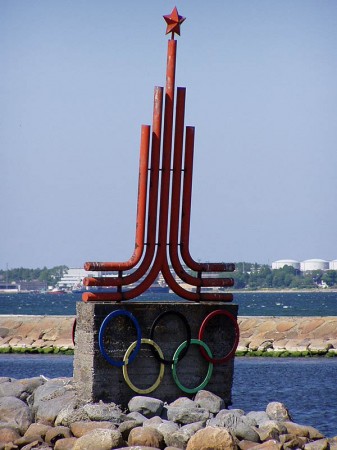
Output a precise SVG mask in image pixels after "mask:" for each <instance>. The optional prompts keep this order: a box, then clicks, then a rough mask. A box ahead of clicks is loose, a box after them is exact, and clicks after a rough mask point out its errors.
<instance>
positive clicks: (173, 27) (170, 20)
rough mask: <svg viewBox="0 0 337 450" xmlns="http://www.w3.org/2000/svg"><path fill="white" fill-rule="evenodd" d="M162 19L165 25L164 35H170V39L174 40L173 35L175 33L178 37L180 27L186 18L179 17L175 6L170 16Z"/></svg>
mask: <svg viewBox="0 0 337 450" xmlns="http://www.w3.org/2000/svg"><path fill="white" fill-rule="evenodd" d="M163 17H164V19H165V22H166V23H167V27H166V34H169V33H172V39H173V38H174V33H177V34H178V35H179V36H180V25H181V24H182V23H183V22H184V20H185V19H186V17H183V16H179V14H178V10H177V7H176V6H175V7H174V8H173V10H172V12H171V14H170V15H167V16H163Z"/></svg>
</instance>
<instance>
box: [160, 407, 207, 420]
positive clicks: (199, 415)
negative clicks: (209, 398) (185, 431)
mask: <svg viewBox="0 0 337 450" xmlns="http://www.w3.org/2000/svg"><path fill="white" fill-rule="evenodd" d="M167 417H168V420H171V421H172V422H178V423H181V424H183V425H186V424H188V423H194V422H205V423H206V420H207V419H209V417H210V413H209V411H208V410H207V409H204V408H186V407H179V406H169V407H168V408H167Z"/></svg>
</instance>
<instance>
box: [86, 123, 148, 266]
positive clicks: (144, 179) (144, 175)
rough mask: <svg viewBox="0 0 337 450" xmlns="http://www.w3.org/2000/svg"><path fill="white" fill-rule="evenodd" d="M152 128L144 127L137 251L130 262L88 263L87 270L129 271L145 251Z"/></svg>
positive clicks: (139, 182)
mask: <svg viewBox="0 0 337 450" xmlns="http://www.w3.org/2000/svg"><path fill="white" fill-rule="evenodd" d="M149 145H150V126H149V125H142V129H141V141H140V158H139V178H138V202H137V219H136V238H135V249H134V252H133V254H132V256H131V257H130V259H129V260H128V261H125V262H86V263H85V264H84V269H85V270H96V271H109V270H129V269H132V268H133V267H135V266H136V264H138V262H139V261H140V259H141V257H142V254H143V250H144V232H145V214H146V195H147V176H148V175H147V173H148V161H149Z"/></svg>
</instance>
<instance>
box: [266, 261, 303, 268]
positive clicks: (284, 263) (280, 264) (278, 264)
mask: <svg viewBox="0 0 337 450" xmlns="http://www.w3.org/2000/svg"><path fill="white" fill-rule="evenodd" d="M284 266H291V267H293V268H294V269H297V270H300V263H299V262H298V261H295V260H294V259H280V260H279V261H274V262H273V263H271V268H272V269H282V267H284Z"/></svg>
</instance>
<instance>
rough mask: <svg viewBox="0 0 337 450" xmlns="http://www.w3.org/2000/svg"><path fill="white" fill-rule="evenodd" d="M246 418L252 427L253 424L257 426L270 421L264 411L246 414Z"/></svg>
mask: <svg viewBox="0 0 337 450" xmlns="http://www.w3.org/2000/svg"><path fill="white" fill-rule="evenodd" d="M246 418H247V419H249V420H251V424H252V425H254V422H255V425H258V426H260V425H262V424H263V423H264V422H267V421H269V420H270V418H269V416H268V414H267V413H266V411H250V412H249V413H248V414H246Z"/></svg>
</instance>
